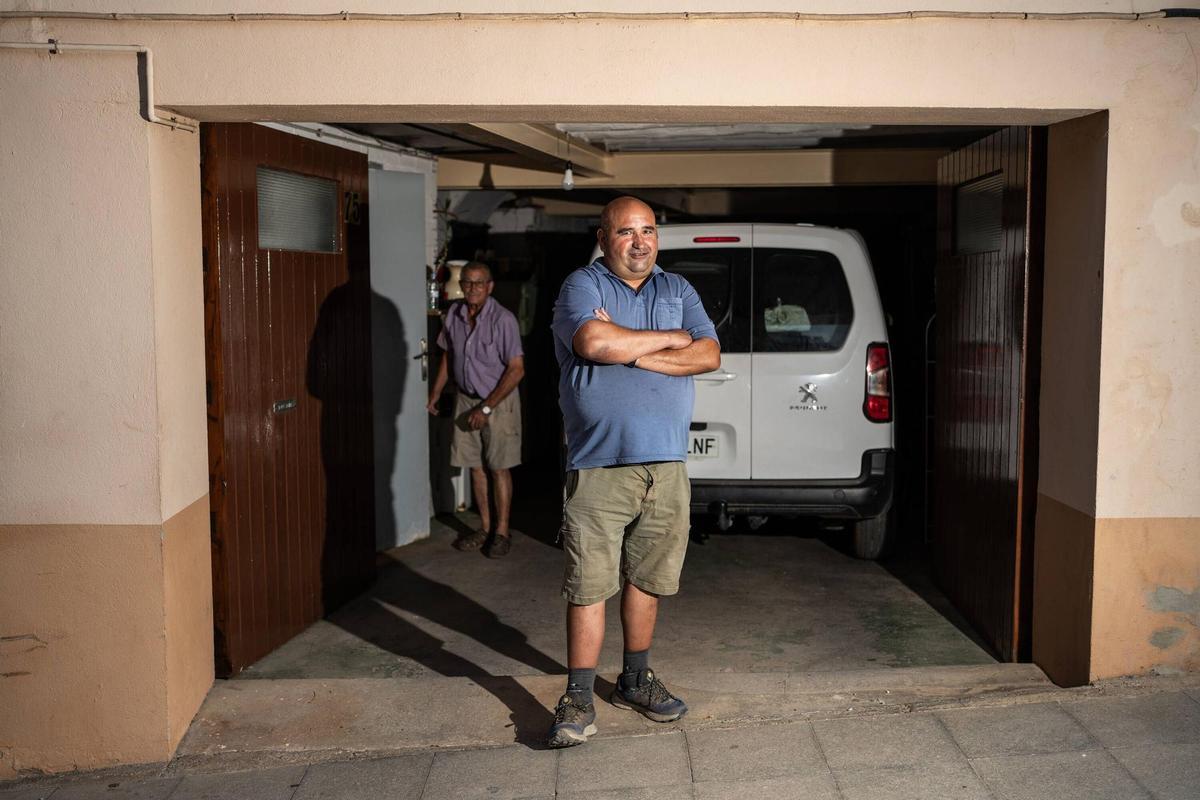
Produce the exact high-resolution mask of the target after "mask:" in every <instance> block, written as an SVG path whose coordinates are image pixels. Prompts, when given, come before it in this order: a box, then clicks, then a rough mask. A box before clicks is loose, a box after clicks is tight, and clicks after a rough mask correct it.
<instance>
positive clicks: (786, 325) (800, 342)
mask: <svg viewBox="0 0 1200 800" xmlns="http://www.w3.org/2000/svg"><path fill="white" fill-rule="evenodd" d="M853 321H854V306H853V304H852V303H851V301H850V287H849V286H848V285H847V284H846V275H845V273H844V272H843V271H842V265H841V262H840V261H838V259H837V256H835V255H833V254H832V253H827V252H824V251H821V250H786V249H776V248H755V250H754V352H756V353H764V352H766V353H780V352H788V353H806V352H819V351H831V350H839V349H841V347H842V345H843V344H845V343H846V337H847V335H849V333H850V324H851V323H852V322H853Z"/></svg>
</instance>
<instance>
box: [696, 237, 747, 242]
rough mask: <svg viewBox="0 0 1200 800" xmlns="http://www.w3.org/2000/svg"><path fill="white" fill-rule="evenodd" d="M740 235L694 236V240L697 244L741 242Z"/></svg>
mask: <svg viewBox="0 0 1200 800" xmlns="http://www.w3.org/2000/svg"><path fill="white" fill-rule="evenodd" d="M741 240H742V237H740V236H693V237H692V241H693V242H696V243H697V244H707V243H709V242H740V241H741Z"/></svg>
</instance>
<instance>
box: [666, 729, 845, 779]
mask: <svg viewBox="0 0 1200 800" xmlns="http://www.w3.org/2000/svg"><path fill="white" fill-rule="evenodd" d="M687 743H688V750H689V751H690V753H691V757H692V776H693V778H694V779H695V780H696V781H745V780H756V779H762V778H775V777H779V776H782V775H793V774H796V773H807V772H815V773H828V772H829V769H828V767H826V766H825V759H824V758H823V757H822V755H821V750H820V748H818V747H817V743H816V739H815V738H814V737H813V733H812V727H811V726H810V725H809V724H808V723H807V722H799V723H795V722H792V723H783V724H778V725H759V726H757V727H753V728H729V729H725V730H702V731H692V732H689V733H688V734H687Z"/></svg>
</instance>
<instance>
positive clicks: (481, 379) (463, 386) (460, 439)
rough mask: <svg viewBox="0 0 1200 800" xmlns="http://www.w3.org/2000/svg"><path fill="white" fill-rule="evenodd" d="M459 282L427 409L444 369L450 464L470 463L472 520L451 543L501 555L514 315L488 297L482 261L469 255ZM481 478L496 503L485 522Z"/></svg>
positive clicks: (517, 432)
mask: <svg viewBox="0 0 1200 800" xmlns="http://www.w3.org/2000/svg"><path fill="white" fill-rule="evenodd" d="M459 285H460V286H461V287H462V290H463V299H462V300H460V301H458V302H455V303H454V304H453V305H451V306H450V308H449V310H448V311H447V312H446V323H445V326H444V327H443V328H442V332H441V333H440V334H439V335H438V338H437V345H438V347H440V348H441V349H442V350H444V351H445V356H444V357H443V358H442V359H441V360H440V363H439V365H438V369H437V374H436V375H435V376H434V379H433V383H432V384H431V385H430V387H429V403H428V405H427V408H428V409H429V413H430V414H434V415H436V414H437V401H438V398H439V397H440V396H441V394H442V389H443V388H444V387H445V385H446V381H447V380H448V378H449V375H450V372H451V370H453V374H454V383H455V385H456V386H457V387H458V395H457V397H456V399H455V405H454V440H453V442H452V443H451V445H450V463H451V464H452V465H453V466H456V467H464V468H469V469H470V470H471V488H472V490H473V493H474V495H475V505H476V506H477V507H478V509H479V520H480V527H479V528H478V529H477V530H475V531H473V532H472V533H469V534H466V535H464V536H461V537H459V539H458V540H456V541H455V542H454V546H455V547H456V548H457V549H459V550H478V549H479V548H481V547H483V548H484V553H485V554H486V555H487V556H488V557H490V558H501V557H503V556H506V555H508V552H509V550H510V549H511V548H512V537H511V535H510V533H509V530H508V518H509V511H510V509H511V508H512V473H511V472H510V471H509V470H511V469H512V468H513V467H515V466H517V465H518V464H520V463H521V400H520V396H519V395H518V394H517V391H516V388H517V385H518V384H519V383H520V382H521V378H522V377H523V376H524V374H525V357H524V352H523V351H522V349H521V336H520V331H519V328H518V325H517V318H516V317H515V316H513V314H512V312H510V311H509V310H508V309H506V308H504V307H503V306H501V305H500V304H499V303H498V302H496V301H495V300H494V299H493V298H492V296H491V295H492V290H493V289H494V288H495V282H494V281H493V280H492V272H491V269H489V268H488V266H487V265H486V264H484V263H482V262H479V261H472V262H471V263H469V264H467V265H466V266H464V267H463V269H462V272H461V277H460V280H459ZM489 477H490V478H491V480H490V484H491V489H492V495H494V498H495V505H496V526H495V528H494V529H493V528H492V515H491V506H490V503H489V501H488V488H489V487H488V484H489Z"/></svg>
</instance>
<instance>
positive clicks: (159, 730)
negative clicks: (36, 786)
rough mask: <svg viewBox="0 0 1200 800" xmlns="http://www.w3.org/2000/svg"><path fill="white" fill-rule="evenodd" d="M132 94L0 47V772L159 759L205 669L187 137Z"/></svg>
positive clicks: (113, 81) (105, 73)
mask: <svg viewBox="0 0 1200 800" xmlns="http://www.w3.org/2000/svg"><path fill="white" fill-rule="evenodd" d="M8 33H9V32H8V30H6V31H5V36H0V39H3V38H7V34H8ZM138 100H139V97H138V81H137V62H136V60H135V57H134V55H133V54H130V53H121V54H111V55H108V54H106V55H103V56H100V57H98V58H94V59H91V58H89V59H82V60H74V59H72V60H71V61H70V62H66V61H59V60H57V59H55V60H52V59H51V58H50V57H49V56H47V55H39V54H36V53H13V52H11V51H3V50H0V107H3V108H4V109H5V113H4V114H2V115H0V141H2V142H3V147H0V185H2V186H4V187H5V190H4V191H3V192H2V193H0V326H2V328H3V330H2V333H0V374H2V375H4V386H3V388H2V389H0V443H2V445H0V453H3V457H2V458H0V587H3V590H2V591H0V637H4V638H3V640H0V709H3V712H0V777H3V776H8V775H12V774H14V773H15V772H17V771H20V770H27V769H41V770H52V771H56V770H70V769H84V768H91V767H98V766H105V765H109V764H115V763H125V762H151V761H161V760H164V759H166V758H168V757H170V755H171V753H172V751H173V750H174V747H175V745H176V744H177V743H178V741H179V739H180V738H181V737H182V735H183V733H184V731H185V730H186V728H187V725H188V723H189V722H190V721H191V718H192V716H193V715H194V713H195V711H196V709H197V708H198V707H199V705H200V702H201V701H202V700H203V697H204V695H205V693H206V692H207V690H208V688H209V686H210V685H211V683H212V675H213V656H212V588H211V567H210V564H209V553H208V548H209V538H208V537H209V533H208V530H209V523H208V502H207V483H208V470H207V459H206V452H207V445H206V429H205V424H206V422H205V408H204V328H203V306H202V293H201V282H200V280H201V274H200V263H201V258H200V255H201V254H200V236H199V231H200V224H199V164H198V149H197V143H196V137H195V136H193V135H187V134H182V133H173V132H172V131H170V130H167V129H166V128H161V129H160V128H159V127H158V126H150V125H147V123H145V122H144V121H142V120H141V119H140V118H139V116H138ZM14 110H16V111H15V112H14Z"/></svg>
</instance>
